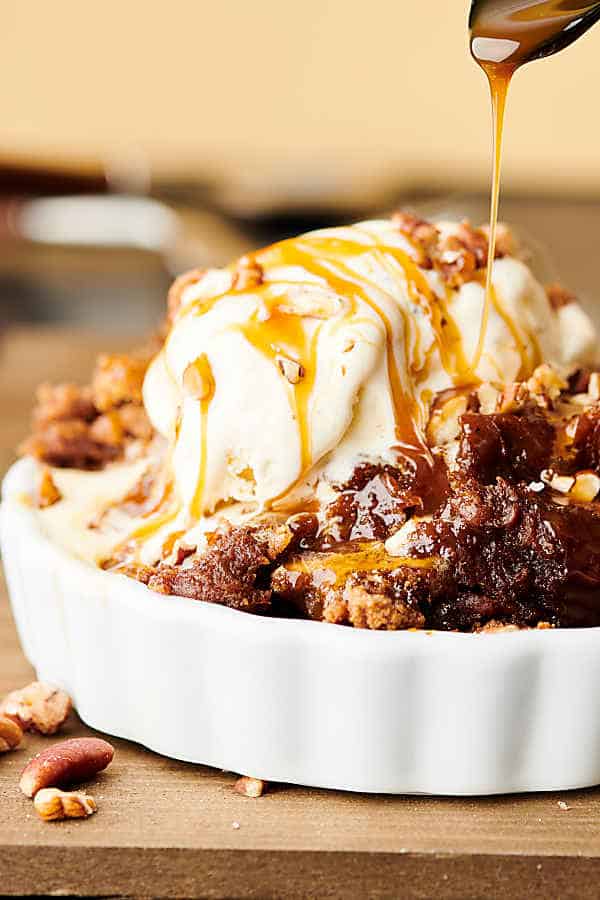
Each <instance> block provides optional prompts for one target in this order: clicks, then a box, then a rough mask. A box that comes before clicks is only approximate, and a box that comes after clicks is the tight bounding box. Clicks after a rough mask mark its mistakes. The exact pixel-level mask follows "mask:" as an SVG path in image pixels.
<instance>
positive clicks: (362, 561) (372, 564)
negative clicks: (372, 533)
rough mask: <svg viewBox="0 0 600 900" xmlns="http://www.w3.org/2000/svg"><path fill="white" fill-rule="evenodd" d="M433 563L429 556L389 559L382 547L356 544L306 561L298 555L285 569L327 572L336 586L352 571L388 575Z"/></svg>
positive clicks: (308, 573)
mask: <svg viewBox="0 0 600 900" xmlns="http://www.w3.org/2000/svg"><path fill="white" fill-rule="evenodd" d="M434 564H435V560H434V559H432V558H429V557H424V558H419V557H414V556H390V555H389V553H387V552H386V550H385V546H384V544H382V543H380V542H379V541H368V542H364V543H356V544H355V545H354V546H353V547H352V549H349V550H345V551H342V552H339V553H336V552H331V551H328V552H324V553H311V554H310V558H309V560H307V559H306V558H305V557H303V556H298V557H295V558H294V559H292V560H290V561H289V562H287V563H285V568H286V569H287V570H288V571H290V572H298V573H299V574H303V575H314V573H315V571H319V570H321V571H322V572H323V575H324V577H325V578H327V576H328V575H329V573H331V575H332V576H333V583H334V584H335V585H336V586H338V585H342V584H343V583H344V581H345V580H346V578H348V576H349V575H352V574H353V573H355V572H377V571H379V572H392V571H394V569H399V568H400V567H401V566H407V567H409V568H411V569H431V568H432V566H433V565H434Z"/></svg>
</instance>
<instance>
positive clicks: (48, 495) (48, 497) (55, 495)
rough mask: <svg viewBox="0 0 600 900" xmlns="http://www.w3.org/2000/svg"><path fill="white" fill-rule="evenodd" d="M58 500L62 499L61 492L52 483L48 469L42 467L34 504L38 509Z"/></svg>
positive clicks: (51, 504) (52, 504)
mask: <svg viewBox="0 0 600 900" xmlns="http://www.w3.org/2000/svg"><path fill="white" fill-rule="evenodd" d="M59 500H62V494H61V492H60V491H59V489H58V488H57V487H56V485H55V484H54V479H53V478H52V473H51V471H50V469H47V468H44V470H43V472H42V477H41V478H40V483H39V486H38V490H37V496H36V505H37V507H38V509H46V508H47V507H48V506H54V504H55V503H58V501H59Z"/></svg>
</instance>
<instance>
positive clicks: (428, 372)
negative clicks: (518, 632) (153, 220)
mask: <svg viewBox="0 0 600 900" xmlns="http://www.w3.org/2000/svg"><path fill="white" fill-rule="evenodd" d="M487 254H488V241H487V236H486V232H485V230H483V229H476V228H473V227H471V226H470V225H469V224H467V223H447V222H437V223H435V224H434V223H429V222H425V221H422V220H420V219H417V218H415V217H413V216H410V215H408V214H405V213H400V214H397V215H396V216H394V217H392V218H391V219H389V220H381V221H371V222H364V223H361V224H358V225H355V226H352V227H344V228H332V229H327V230H323V231H318V232H313V233H310V234H307V235H304V236H302V237H300V238H297V239H294V240H289V241H284V242H282V243H280V244H275V245H274V246H272V247H268V248H266V249H264V250H261V251H258V252H256V253H254V254H252V255H251V256H248V257H244V258H243V259H241V260H240V261H238V262H237V263H236V264H234V265H232V266H231V267H229V268H227V269H223V270H207V271H194V272H190V273H188V274H186V275H184V276H182V277H181V278H179V279H178V280H177V281H176V282H175V284H174V285H173V287H172V288H171V291H170V293H169V298H168V314H167V319H166V322H165V325H164V327H163V330H162V333H161V335H160V336H159V337H158V338H157V339H156V341H155V343H154V344H153V345H151V346H149V347H148V348H146V349H145V350H143V351H140V352H138V353H136V354H134V355H132V356H130V357H125V356H110V355H107V356H104V357H102V358H101V359H100V360H99V361H98V364H97V367H96V371H95V373H94V376H93V379H92V383H91V385H90V386H89V387H86V388H78V387H75V386H73V385H61V386H58V387H50V386H43V387H42V388H40V391H39V397H38V406H37V409H36V411H35V416H34V430H33V434H32V436H31V437H30V438H29V439H28V441H27V442H26V444H25V446H24V448H23V452H24V453H27V454H30V455H33V456H34V457H36V458H37V460H39V467H38V470H39V471H38V479H39V482H38V498H37V499H38V507H39V511H38V513H37V515H38V516H39V520H40V523H41V525H42V527H43V529H44V530H45V531H46V533H47V534H48V535H50V536H51V538H52V539H53V540H54V541H55V542H58V543H59V544H61V545H62V546H63V547H64V548H66V549H67V550H68V551H69V552H70V553H72V554H74V555H76V556H78V557H80V558H82V559H84V560H86V561H88V562H90V563H92V564H95V565H98V566H100V567H102V568H103V569H105V570H107V575H106V577H107V578H108V577H112V574H111V573H119V574H121V575H127V576H130V577H132V578H136V579H138V580H140V581H142V582H144V583H145V584H146V585H148V588H149V589H151V590H153V591H158V592H160V593H163V594H173V595H179V596H183V597H190V598H193V599H197V600H204V601H208V602H212V603H218V604H224V605H226V606H230V607H233V608H235V609H239V610H244V611H247V612H252V613H259V614H262V615H277V616H300V617H308V618H311V619H319V620H324V621H327V622H333V623H339V624H347V625H354V626H357V627H361V628H375V629H407V628H418V629H422V628H435V629H446V630H450V629H452V630H454V629H457V630H461V631H473V630H482V629H493V628H498V627H501V626H507V625H516V626H528V627H536V626H541V627H549V626H577V625H586V626H587V625H597V624H600V501H596V497H597V495H598V493H599V491H600V375H599V374H598V373H597V372H595V371H594V367H593V364H594V360H595V352H596V336H595V333H594V329H593V326H592V324H591V322H590V321H589V319H588V318H587V316H586V314H585V313H584V312H583V310H582V309H581V307H580V306H579V305H578V303H577V302H576V300H575V298H574V297H573V296H572V295H570V294H569V293H568V292H566V291H565V290H563V289H561V288H560V287H558V286H551V287H548V288H544V287H542V285H540V283H539V282H538V281H537V280H536V278H535V277H534V275H533V274H532V272H531V271H530V269H529V268H528V266H527V264H526V263H525V262H524V261H523V260H522V255H521V253H520V250H519V248H517V247H516V246H515V244H514V240H513V238H512V236H511V234H510V232H509V231H508V230H507V229H501V230H500V232H499V236H498V241H497V246H496V260H495V262H494V267H493V292H492V304H491V308H490V313H489V316H487V317H484V326H483V331H481V328H482V326H481V322H482V310H483V305H484V294H485V291H484V285H485V267H486V264H487ZM148 603H152V594H151V593H150V592H149V594H148Z"/></svg>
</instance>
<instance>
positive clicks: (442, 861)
mask: <svg viewBox="0 0 600 900" xmlns="http://www.w3.org/2000/svg"><path fill="white" fill-rule="evenodd" d="M97 343H98V342H97V340H94V339H93V338H91V337H89V336H88V337H87V338H86V337H84V336H81V335H75V334H72V333H69V334H65V333H64V332H63V333H60V332H59V333H56V332H28V331H21V332H18V333H15V334H12V335H10V336H9V340H5V345H4V352H3V353H2V354H1V355H0V409H1V411H2V419H3V429H2V435H1V437H0V443H1V445H2V446H1V452H2V454H3V456H2V457H1V460H2V464H6V462H8V460H9V457H10V449H9V448H10V447H11V446H12V444H13V443H14V442H15V440H17V439H18V438H20V437H21V436H22V433H23V429H24V428H25V423H26V419H27V416H28V406H29V400H28V397H29V396H30V394H31V390H32V387H33V386H34V384H35V383H36V382H37V381H39V380H40V377H39V376H40V371H42V370H43V372H44V374H45V375H47V376H48V377H50V378H61V377H65V375H67V374H71V375H73V374H74V377H78V375H81V376H82V377H83V375H84V372H85V370H86V368H87V367H88V365H89V362H90V359H91V356H92V355H93V352H95V349H97V347H96V345H97ZM32 677H33V672H32V670H31V668H30V667H29V665H28V663H27V662H26V660H25V659H24V658H23V656H22V654H21V651H20V648H19V645H18V641H17V636H16V634H15V631H14V627H13V623H12V620H11V617H10V612H9V607H8V603H7V600H6V594H5V592H2V594H1V596H0V694H4V693H5V692H7V691H8V690H11V689H13V688H16V687H19V686H21V685H23V684H24V683H26V682H27V681H28V680H30V679H31V678H32ZM556 727H557V729H559V728H560V722H557V723H556ZM90 733H91V732H90V730H89V729H87V728H86V727H85V726H84V725H83V724H82V723H80V722H79V721H78V720H77V719H76V717H75V716H73V718H72V720H71V721H70V722H69V724H68V727H67V728H66V730H65V734H66V735H68V736H74V735H83V734H90ZM49 740H51V739H44V738H38V737H33V736H27V738H26V741H25V743H24V746H23V748H22V749H19V750H18V751H15V752H13V753H9V754H5V755H3V756H2V757H0V895H6V896H15V895H17V896H23V895H38V896H39V895H48V894H52V895H63V896H64V895H67V896H68V895H81V896H86V897H88V896H89V897H107V896H109V897H211V898H213V897H214V898H220V897H291V898H295V897H307V896H308V897H377V898H380V897H407V898H429V897H437V898H456V900H459V898H460V900H467V898H495V897H507V898H508V897H510V898H513V897H532V898H545V900H547V898H550V897H560V898H578V900H579V898H592V897H594V898H595V897H597V896H598V893H599V889H598V880H599V879H600V790H596V789H593V790H588V791H576V792H571V793H567V792H565V793H563V794H560V795H554V794H538V795H528V796H510V797H494V798H477V799H475V798H474V799H467V800H465V799H460V800H457V799H451V798H427V797H386V796H368V795H355V794H342V793H338V792H333V791H320V790H308V789H303V788H296V787H291V786H286V785H278V786H276V787H273V789H272V790H271V791H270V792H269V793H267V794H266V795H265V796H263V797H262V798H260V799H258V800H249V799H246V798H244V797H241V796H239V795H238V794H236V793H235V792H234V790H233V785H234V781H235V776H234V775H233V774H231V773H224V772H220V771H215V770H212V769H208V768H204V767H201V766H193V765H187V764H183V763H177V762H173V761H171V760H168V759H165V758H163V757H160V756H157V755H156V754H153V753H150V752H147V751H145V750H143V749H142V748H141V747H138V746H136V745H133V744H130V743H127V742H125V741H120V740H115V741H114V742H113V743H114V745H115V747H116V756H115V760H114V763H113V764H112V766H111V767H110V768H109V769H108V770H107V771H106V772H105V773H104V774H102V775H101V776H99V777H98V778H97V779H96V781H95V782H94V783H92V784H91V785H90V786H89V790H90V793H92V794H93V795H94V796H95V798H96V800H97V801H98V806H99V811H98V813H97V814H96V815H95V816H93V817H92V818H91V819H89V820H86V821H75V822H66V823H65V822H60V823H50V824H49V823H44V822H42V821H41V820H39V819H38V818H37V816H36V814H35V812H34V809H33V806H32V803H31V801H29V800H27V799H26V798H25V797H24V796H22V795H21V794H20V793H19V791H18V789H17V782H18V778H19V774H20V771H21V769H22V768H23V766H24V765H25V763H26V762H27V760H28V759H29V757H30V756H31V755H33V754H34V753H36V752H37V751H38V750H39V749H40V748H42V747H43V746H47V743H48V741H49ZM559 802H560V803H561V804H565V803H566V804H567V807H568V808H566V809H565V808H563V806H562V805H559ZM235 823H237V825H239V827H237V825H236V824H235Z"/></svg>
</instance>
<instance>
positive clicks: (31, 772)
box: [19, 738, 115, 797]
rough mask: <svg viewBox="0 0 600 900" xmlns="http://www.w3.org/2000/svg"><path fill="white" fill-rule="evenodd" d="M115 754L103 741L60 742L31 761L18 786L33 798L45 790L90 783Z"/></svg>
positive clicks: (76, 739) (83, 739)
mask: <svg viewBox="0 0 600 900" xmlns="http://www.w3.org/2000/svg"><path fill="white" fill-rule="evenodd" d="M114 753H115V751H114V748H113V747H112V746H111V745H110V744H109V743H108V742H107V741H102V740H100V738H72V739H71V740H69V741H61V742H60V743H58V744H53V745H52V746H51V747H48V749H47V750H44V751H42V753H38V755H37V756H34V757H33V759H32V760H30V762H29V763H28V764H27V766H26V767H25V769H24V770H23V774H22V775H21V780H20V782H19V787H20V788H21V790H22V791H23V793H24V794H25V796H26V797H34V796H35V795H36V794H37V792H38V791H40V790H41V789H42V788H47V787H66V786H67V785H70V784H77V783H79V782H83V781H89V779H90V778H93V777H94V776H95V775H97V774H98V772H101V771H102V770H103V769H105V768H106V767H107V766H108V765H109V764H110V763H111V762H112V759H113V756H114Z"/></svg>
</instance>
